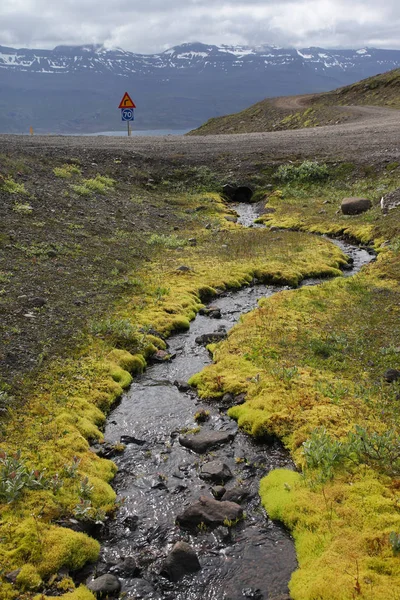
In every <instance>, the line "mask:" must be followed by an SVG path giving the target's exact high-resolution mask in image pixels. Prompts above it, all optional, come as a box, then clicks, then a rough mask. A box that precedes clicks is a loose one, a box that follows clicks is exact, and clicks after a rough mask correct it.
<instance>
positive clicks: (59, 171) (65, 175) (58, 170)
mask: <svg viewBox="0 0 400 600" xmlns="http://www.w3.org/2000/svg"><path fill="white" fill-rule="evenodd" d="M53 173H54V175H55V176H56V177H61V178H62V179H69V178H70V177H72V175H80V174H81V169H80V168H79V167H78V166H77V165H68V164H65V165H63V166H62V167H55V168H54V169H53Z"/></svg>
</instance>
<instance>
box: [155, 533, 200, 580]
mask: <svg viewBox="0 0 400 600" xmlns="http://www.w3.org/2000/svg"><path fill="white" fill-rule="evenodd" d="M200 569H201V566H200V562H199V559H198V558H197V554H196V552H195V551H194V550H193V548H192V547H191V546H189V544H187V543H186V542H177V543H176V544H175V546H174V547H173V548H172V550H171V552H170V553H169V554H168V556H167V558H166V559H165V561H164V562H163V565H162V568H161V573H160V574H161V575H162V576H163V577H166V578H167V579H169V580H170V581H178V580H179V579H181V577H183V576H184V575H187V574H189V573H196V572H197V571H200Z"/></svg>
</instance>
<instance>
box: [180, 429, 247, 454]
mask: <svg viewBox="0 0 400 600" xmlns="http://www.w3.org/2000/svg"><path fill="white" fill-rule="evenodd" d="M235 435H236V434H235V433H234V432H232V431H210V430H207V429H202V430H201V431H200V432H199V433H195V434H186V435H181V436H179V443H180V444H181V445H182V446H184V447H185V448H189V449H190V450H193V452H196V453H197V454H205V453H206V452H208V450H211V449H213V448H217V447H218V446H222V445H223V444H227V443H228V442H230V441H232V440H233V439H234V437H235Z"/></svg>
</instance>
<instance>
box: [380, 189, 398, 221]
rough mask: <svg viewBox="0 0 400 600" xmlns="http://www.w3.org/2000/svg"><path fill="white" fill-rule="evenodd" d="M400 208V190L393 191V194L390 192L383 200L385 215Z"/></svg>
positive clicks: (382, 206) (382, 207)
mask: <svg viewBox="0 0 400 600" xmlns="http://www.w3.org/2000/svg"><path fill="white" fill-rule="evenodd" d="M398 206H400V188H397V189H396V190H393V192H389V194H385V196H382V198H381V209H382V212H383V214H384V215H387V214H388V212H389V210H393V209H394V208H397V207H398Z"/></svg>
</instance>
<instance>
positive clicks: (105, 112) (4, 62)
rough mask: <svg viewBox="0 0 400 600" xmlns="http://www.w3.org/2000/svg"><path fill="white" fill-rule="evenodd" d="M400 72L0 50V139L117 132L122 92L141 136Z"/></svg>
mask: <svg viewBox="0 0 400 600" xmlns="http://www.w3.org/2000/svg"><path fill="white" fill-rule="evenodd" d="M398 66H400V50H382V49H376V48H362V49H358V50H332V49H330V50H327V49H323V48H304V49H294V48H278V47H276V46H270V45H263V46H259V47H254V48H252V47H248V46H227V45H221V46H213V45H207V44H201V43H186V44H181V45H179V46H176V47H174V48H171V49H169V50H166V51H165V52H162V53H159V54H151V55H149V54H147V55H145V54H135V53H132V52H127V51H125V50H122V49H120V48H113V49H109V48H105V47H104V46H101V45H85V46H57V47H56V48H54V50H37V49H15V48H9V47H5V46H0V131H1V132H15V133H20V132H27V131H28V130H29V127H30V126H32V127H33V128H34V130H35V131H37V132H46V133H82V132H88V133H89V132H96V131H105V130H117V129H123V125H122V123H121V120H120V119H121V117H120V114H119V111H118V110H117V107H118V104H119V101H120V99H121V97H122V95H123V94H124V92H125V91H128V92H129V93H130V95H131V96H132V98H133V100H134V101H135V103H136V105H137V110H136V117H135V118H136V121H135V124H134V126H135V127H136V128H138V129H190V128H194V127H197V126H199V125H200V124H201V123H203V122H204V121H205V120H207V119H209V118H210V117H215V116H219V115H223V114H227V113H232V112H237V111H240V110H242V109H243V108H246V107H247V106H249V105H250V104H253V103H254V102H257V101H259V100H262V99H263V98H265V97H273V96H287V95H292V94H302V93H311V92H321V91H328V90H332V89H334V88H337V87H340V86H343V85H347V84H350V83H353V82H355V81H358V80H360V79H363V78H366V77H369V76H371V75H375V74H377V73H381V72H384V71H388V70H390V69H394V68H396V67H398Z"/></svg>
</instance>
